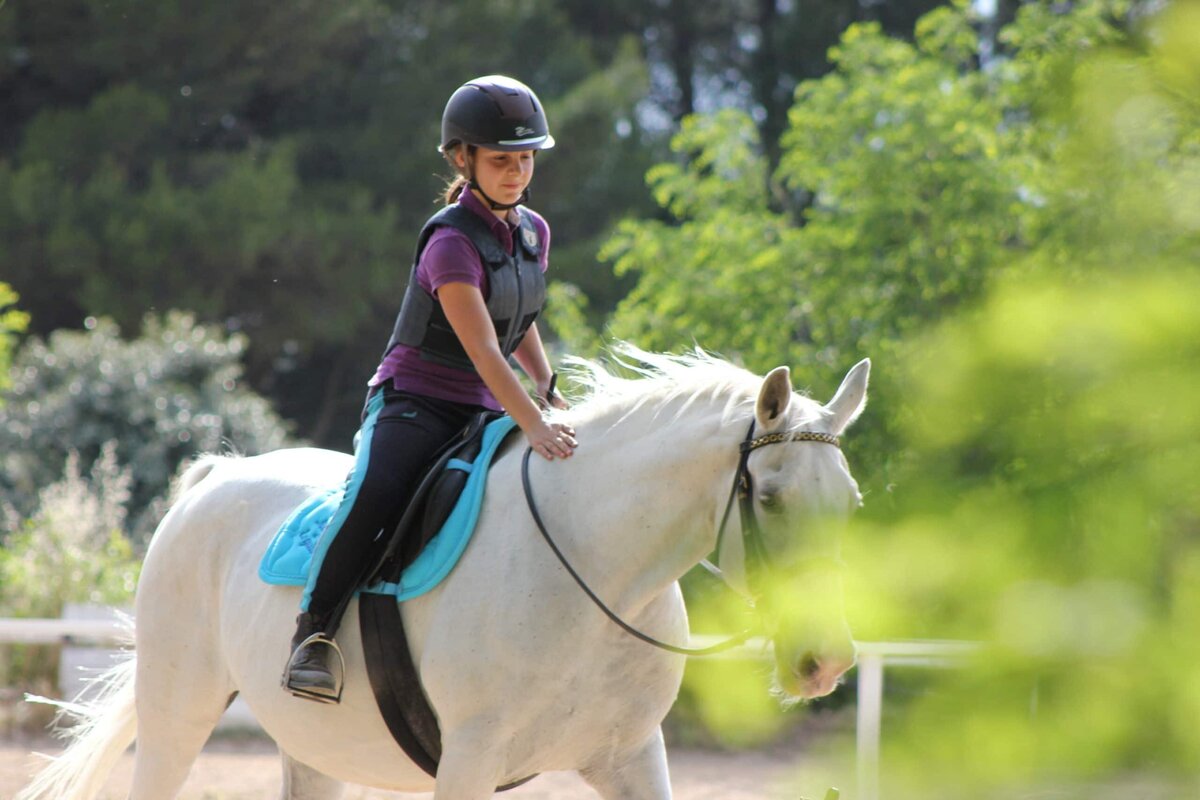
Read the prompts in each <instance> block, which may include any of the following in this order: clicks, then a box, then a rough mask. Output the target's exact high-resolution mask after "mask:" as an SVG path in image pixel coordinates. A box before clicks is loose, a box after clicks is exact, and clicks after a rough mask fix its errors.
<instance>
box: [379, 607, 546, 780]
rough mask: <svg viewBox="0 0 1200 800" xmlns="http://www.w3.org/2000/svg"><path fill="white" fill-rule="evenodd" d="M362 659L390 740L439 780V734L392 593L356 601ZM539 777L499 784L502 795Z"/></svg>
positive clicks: (440, 734) (402, 620)
mask: <svg viewBox="0 0 1200 800" xmlns="http://www.w3.org/2000/svg"><path fill="white" fill-rule="evenodd" d="M358 619H359V629H360V631H361V632H362V642H363V658H364V660H365V661H366V665H367V677H368V679H369V680H370V682H371V691H373V692H374V693H375V703H376V704H377V705H378V706H379V713H380V714H381V715H382V716H383V721H384V722H385V723H386V724H387V727H388V730H389V731H390V732H391V734H392V738H393V739H395V740H396V743H397V744H399V745H400V748H401V749H402V750H403V751H404V753H405V755H407V756H408V757H409V758H410V759H411V760H412V761H413V763H414V764H416V765H417V766H419V767H420V768H421V769H423V770H424V771H425V773H426V774H427V775H430V776H432V777H434V778H436V777H437V770H438V762H439V761H441V758H442V731H441V728H440V727H439V726H438V721H437V715H436V714H435V713H434V711H433V708H431V707H430V705H429V699H428V698H427V697H426V696H425V689H424V688H423V687H422V686H421V677H420V676H419V675H418V674H417V668H416V664H414V662H413V658H412V651H411V650H410V649H409V647H408V636H407V635H406V634H405V632H404V618H403V616H402V615H401V614H400V604H399V603H397V602H396V598H394V597H392V596H391V595H382V594H373V593H370V592H363V593H362V594H360V595H359V597H358ZM536 777H537V775H536V774H534V775H530V776H529V777H528V778H522V779H521V780H519V781H514V782H513V783H509V784H506V785H504V786H500V787H498V788H497V789H496V791H497V792H506V791H508V790H509V789H514V788H516V787H517V786H520V785H521V784H523V783H527V782H529V781H531V780H533V779H534V778H536Z"/></svg>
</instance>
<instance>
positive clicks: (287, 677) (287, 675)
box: [279, 631, 346, 705]
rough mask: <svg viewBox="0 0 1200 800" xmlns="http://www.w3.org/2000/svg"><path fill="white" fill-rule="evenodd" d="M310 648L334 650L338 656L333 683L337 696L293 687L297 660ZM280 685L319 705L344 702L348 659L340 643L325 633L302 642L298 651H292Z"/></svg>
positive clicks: (298, 646) (314, 635) (317, 634)
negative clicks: (343, 653)
mask: <svg viewBox="0 0 1200 800" xmlns="http://www.w3.org/2000/svg"><path fill="white" fill-rule="evenodd" d="M310 646H314V647H320V646H325V647H328V648H330V649H331V650H333V652H334V654H335V655H336V656H337V670H336V671H335V672H334V673H333V683H334V687H335V688H336V689H337V693H336V694H333V695H329V694H321V693H320V692H314V691H312V690H310V689H307V688H305V687H302V686H293V685H292V682H291V677H292V669H293V668H294V667H295V666H296V659H297V658H298V657H299V656H300V654H301V653H303V652H304V650H305V648H307V647H310ZM279 683H280V685H281V686H282V687H283V688H284V689H286V690H287V691H288V692H291V693H292V694H293V695H295V696H296V697H302V698H304V699H305V700H316V701H317V702H318V703H329V704H330V705H337V704H338V703H340V702H342V690H343V689H344V688H345V684H346V658H345V657H344V656H343V655H342V648H341V647H339V646H338V643H337V642H336V641H335V640H333V639H331V638H329V637H328V636H326V635H325V634H324V633H322V632H320V631H317V632H316V633H314V634H313V635H312V636H309V637H308V638H307V639H305V640H304V641H302V642H301V643H300V644H299V645H297V647H296V649H295V650H293V651H292V654H291V656H290V657H288V661H287V664H285V665H284V667H283V675H282V676H281V677H280V680H279Z"/></svg>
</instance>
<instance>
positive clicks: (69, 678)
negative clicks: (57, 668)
mask: <svg viewBox="0 0 1200 800" xmlns="http://www.w3.org/2000/svg"><path fill="white" fill-rule="evenodd" d="M105 611H106V612H107V615H106V617H105V618H101V619H95V618H92V619H87V618H84V619H80V618H71V619H0V646H3V645H5V644H62V645H67V646H68V647H64V649H63V664H62V666H63V669H62V670H61V672H62V681H63V683H64V686H62V687H61V688H62V689H63V694H64V695H66V696H68V697H69V696H72V695H73V694H74V691H70V688H71V687H72V686H73V685H74V684H75V682H76V681H78V677H77V676H76V673H78V672H80V670H79V669H78V667H80V666H102V665H103V664H102V663H98V662H97V658H106V659H109V660H111V654H110V653H108V652H107V651H105V650H103V649H101V648H104V647H112V646H114V645H120V644H122V643H125V642H126V641H127V640H128V638H129V629H128V628H127V624H126V623H125V622H122V621H121V620H120V619H119V618H116V617H115V616H114V615H113V612H110V611H107V610H105ZM70 613H72V614H74V615H79V614H87V613H88V612H87V611H86V610H83V609H72V610H70ZM718 641H720V637H717V636H693V637H692V644H693V645H695V646H697V647H706V646H709V645H712V644H715V643H717V642H718ZM88 645H91V647H86V646H88ZM85 648H86V649H85ZM81 650H82V651H83V653H82V654H81V653H80V651H81ZM857 650H858V666H857V682H858V685H857V689H858V709H857V718H856V722H855V725H856V728H855V731H856V747H857V755H856V759H857V765H858V776H857V777H858V786H857V791H856V792H855V794H854V797H855V798H856V799H857V800H879V797H880V793H879V792H880V784H879V741H880V735H881V728H882V717H883V684H884V670H885V668H886V667H889V666H892V667H896V666H905V667H940V668H945V667H954V666H957V665H959V664H961V663H962V662H963V661H964V660H965V659H966V658H967V657H969V656H970V655H971V654H973V653H975V652H977V650H978V645H976V644H974V643H971V642H959V641H899V642H858V643H857ZM89 651H90V653H89ZM89 654H90V656H91V657H90V658H88V657H87V656H88V655H89ZM81 655H82V656H83V657H82V658H81ZM714 657H715V658H733V659H767V658H770V657H771V645H770V643H769V642H767V641H764V640H762V639H751V640H750V641H748V642H747V643H746V644H744V645H742V646H741V647H738V648H735V649H733V650H729V651H727V652H725V653H721V654H720V655H718V656H714ZM223 724H224V726H225V727H234V728H246V727H254V726H256V725H257V723H256V722H255V720H254V717H253V715H252V714H251V713H250V711H249V709H248V708H246V707H245V706H244V704H241V700H240V699H239V700H237V701H235V703H234V705H233V706H231V707H230V709H229V711H227V712H226V717H225V719H224V720H223Z"/></svg>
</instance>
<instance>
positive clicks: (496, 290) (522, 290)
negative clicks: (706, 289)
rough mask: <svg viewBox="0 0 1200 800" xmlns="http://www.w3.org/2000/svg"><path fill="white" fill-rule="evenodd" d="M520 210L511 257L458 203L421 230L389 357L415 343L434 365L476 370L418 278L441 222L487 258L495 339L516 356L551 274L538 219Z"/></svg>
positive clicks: (481, 222)
mask: <svg viewBox="0 0 1200 800" xmlns="http://www.w3.org/2000/svg"><path fill="white" fill-rule="evenodd" d="M517 212H518V213H519V214H520V216H521V224H520V226H519V227H518V228H517V230H516V231H515V232H514V238H515V239H516V246H515V247H514V248H513V249H514V251H515V252H514V254H513V255H509V254H508V253H506V252H505V251H504V248H503V247H501V245H500V242H499V241H497V240H496V235H495V234H494V233H492V230H491V228H490V227H488V224H487V222H485V221H484V220H483V219H482V218H481V217H480V216H479V215H478V214H476V213H475V212H474V211H472V210H471V209H469V208H464V207H462V206H461V205H459V204H458V203H454V204H451V205H448V206H446V207H445V208H443V209H442V210H441V211H439V212H437V213H436V214H434V215H433V216H432V217H430V218H429V221H428V222H426V223H425V227H423V228H421V235H420V236H419V237H418V238H417V252H416V254H415V255H414V256H413V266H412V272H411V273H410V274H409V277H408V288H407V289H406V290H405V292H404V303H403V304H402V305H401V307H400V313H399V315H397V317H396V326H395V329H394V330H393V331H392V338H391V339H390V340H389V341H388V345H387V349H386V350H384V355H385V356H386V355H387V354H388V353H389V352H391V350H392V348H393V347H395V346H396V345H397V344H404V345H408V346H410V347H415V348H417V349H418V350H420V352H421V358H423V359H425V360H426V361H431V362H433V363H435V364H442V365H444V366H449V367H457V368H458V369H464V370H470V371H472V372H474V371H475V366H474V365H473V364H472V363H471V359H470V358H469V357H468V356H467V353H466V351H465V350H464V349H463V346H462V343H461V342H459V340H458V336H457V335H456V334H455V333H454V329H453V328H451V327H450V322H449V321H448V320H447V319H446V314H445V312H443V311H442V304H441V303H439V302H438V301H437V300H436V299H435V298H434V297H432V296H431V295H430V294H429V293H428V292H426V291H425V290H424V289H422V288H421V285H420V284H419V283H418V282H417V264H419V263H420V261H421V253H422V252H424V250H425V245H426V244H428V242H429V237H430V236H432V235H433V232H434V231H435V230H437V229H438V228H439V227H441V226H442V225H449V226H450V227H453V228H457V229H458V230H460V231H462V232H463V233H465V234H466V235H467V237H468V238H469V239H470V240H471V243H472V244H474V245H475V249H476V250H477V251H478V252H479V258H480V260H481V261H482V262H483V268H484V271H485V272H486V274H487V278H488V296H487V310H488V315H489V316H490V317H491V318H492V324H493V325H495V326H496V339H497V341H499V342H500V350H501V352H503V353H504V357H505V358H507V357H508V356H510V355H512V353H513V351H514V350H516V349H517V346H518V345H519V344H521V340H522V339H523V338H524V337H525V332H526V331H528V330H529V326H530V325H532V324H533V321H534V320H535V319H537V316H538V314H539V313H540V312H541V310H542V306H543V305H544V304H545V302H546V278H545V276H544V275H542V267H541V264H540V263H539V262H538V255H539V253H540V252H541V248H542V243H541V242H540V241H538V234H537V228H535V227H534V224H533V218H532V217H531V216H530V215H529V213H528V212H526V211H525V210H524V209H522V208H518V209H517Z"/></svg>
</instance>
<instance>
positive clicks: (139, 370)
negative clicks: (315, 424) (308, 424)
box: [0, 313, 288, 538]
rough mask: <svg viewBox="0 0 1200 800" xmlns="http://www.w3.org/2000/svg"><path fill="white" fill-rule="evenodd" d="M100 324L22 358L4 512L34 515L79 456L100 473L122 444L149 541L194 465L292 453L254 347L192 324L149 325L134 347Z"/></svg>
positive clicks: (180, 317)
mask: <svg viewBox="0 0 1200 800" xmlns="http://www.w3.org/2000/svg"><path fill="white" fill-rule="evenodd" d="M89 325H90V329H89V330H86V331H58V332H56V333H54V334H53V335H51V337H50V338H49V340H48V341H43V340H42V339H40V338H32V339H30V340H29V341H28V342H26V344H25V345H24V346H23V347H22V348H21V350H20V351H19V352H18V353H17V355H16V358H15V359H14V364H13V367H12V369H11V371H10V375H11V380H12V386H11V388H10V390H9V392H8V395H7V401H8V402H7V405H6V406H5V407H4V408H3V409H0V464H2V465H3V468H2V469H0V503H2V504H5V505H8V506H10V507H11V508H12V509H13V512H12V513H10V516H13V515H15V516H16V517H18V518H29V517H30V515H32V514H33V513H34V510H35V508H34V503H35V502H36V498H37V497H38V493H39V491H41V489H42V488H43V487H46V486H49V485H51V484H52V483H54V482H55V481H57V480H59V479H60V477H61V476H62V475H63V470H64V465H65V464H66V462H67V460H68V458H70V457H71V454H72V453H77V454H78V458H79V459H80V460H81V462H82V463H85V464H86V463H93V462H95V461H96V459H97V458H99V457H100V454H101V451H102V449H103V448H104V447H105V446H106V444H107V443H109V442H116V443H117V445H116V458H117V463H118V464H119V465H120V467H121V468H122V469H127V470H128V471H129V481H130V483H129V492H130V503H129V505H128V509H129V516H130V524H129V530H131V531H134V532H135V533H136V535H137V536H138V537H139V538H144V537H146V536H147V535H148V534H149V532H150V531H151V530H152V529H153V527H154V526H155V525H156V524H157V522H158V519H157V517H158V515H159V514H160V513H161V512H162V511H163V508H162V506H161V498H163V497H164V496H165V494H166V490H167V485H168V482H169V481H170V479H171V477H172V476H173V475H174V474H175V472H176V471H177V469H178V467H179V465H180V464H181V463H182V462H183V461H185V460H186V459H187V458H189V457H190V456H192V455H195V454H198V453H203V452H220V451H223V450H232V451H234V452H239V453H245V454H251V455H252V454H255V453H259V452H263V451H266V450H272V449H276V448H278V447H282V446H284V445H285V444H286V443H287V441H288V439H287V429H286V427H285V426H284V424H283V423H282V421H281V420H280V419H279V417H278V416H277V415H276V414H275V412H274V411H272V409H271V408H270V406H269V404H268V403H267V402H266V401H265V400H264V399H263V398H262V397H260V396H259V395H257V394H256V393H254V392H253V391H252V390H250V389H249V388H247V387H246V386H245V385H244V383H243V381H242V376H241V373H242V367H241V363H240V360H241V356H242V354H243V352H244V351H245V347H246V340H245V337H244V336H241V335H237V334H234V335H229V334H225V333H223V332H221V331H219V330H218V329H215V328H214V327H212V326H206V325H200V324H197V323H196V321H195V319H194V318H193V317H192V316H190V315H187V314H181V313H171V314H167V315H166V316H165V318H163V319H161V320H160V319H159V318H156V317H148V318H147V319H146V321H145V323H144V326H143V327H144V333H143V334H142V335H141V336H140V337H139V338H136V339H132V340H124V339H122V338H121V337H120V335H119V330H118V328H117V326H116V324H115V323H113V322H112V321H111V320H105V319H101V320H96V321H90V322H89ZM156 500H159V501H160V502H159V503H155V501H156Z"/></svg>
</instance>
